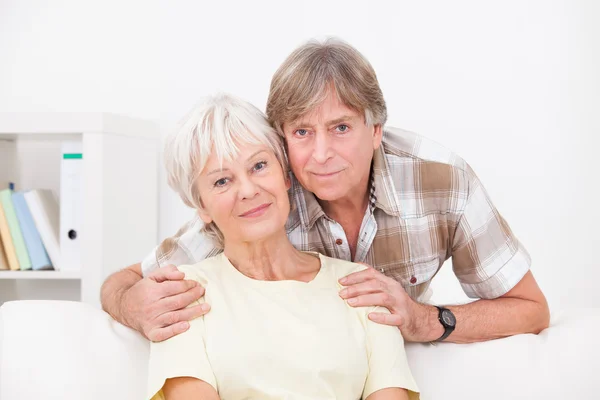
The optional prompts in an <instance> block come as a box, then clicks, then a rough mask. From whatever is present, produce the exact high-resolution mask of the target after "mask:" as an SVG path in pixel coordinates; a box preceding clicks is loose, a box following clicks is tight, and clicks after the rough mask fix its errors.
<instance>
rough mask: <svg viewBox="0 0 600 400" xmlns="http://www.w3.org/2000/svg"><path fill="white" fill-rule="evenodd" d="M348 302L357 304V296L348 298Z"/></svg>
mask: <svg viewBox="0 0 600 400" xmlns="http://www.w3.org/2000/svg"><path fill="white" fill-rule="evenodd" d="M348 304H356V298H351V299H348Z"/></svg>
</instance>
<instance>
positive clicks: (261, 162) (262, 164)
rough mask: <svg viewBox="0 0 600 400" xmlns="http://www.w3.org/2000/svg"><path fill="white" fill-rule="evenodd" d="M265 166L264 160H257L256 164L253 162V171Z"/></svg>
mask: <svg viewBox="0 0 600 400" xmlns="http://www.w3.org/2000/svg"><path fill="white" fill-rule="evenodd" d="M266 166H267V162H266V161H259V162H257V163H256V164H254V170H255V171H260V170H263V169H265V167H266Z"/></svg>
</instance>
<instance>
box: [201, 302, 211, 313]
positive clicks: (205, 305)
mask: <svg viewBox="0 0 600 400" xmlns="http://www.w3.org/2000/svg"><path fill="white" fill-rule="evenodd" d="M200 309H201V310H202V311H208V310H209V309H210V306H209V305H208V304H206V303H204V304H202V305H201V306H200Z"/></svg>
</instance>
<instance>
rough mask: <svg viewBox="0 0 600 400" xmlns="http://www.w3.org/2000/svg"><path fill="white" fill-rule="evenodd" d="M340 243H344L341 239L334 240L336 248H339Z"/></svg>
mask: <svg viewBox="0 0 600 400" xmlns="http://www.w3.org/2000/svg"><path fill="white" fill-rule="evenodd" d="M342 243H344V241H343V240H342V239H336V241H335V244H337V245H338V246H341V245H342Z"/></svg>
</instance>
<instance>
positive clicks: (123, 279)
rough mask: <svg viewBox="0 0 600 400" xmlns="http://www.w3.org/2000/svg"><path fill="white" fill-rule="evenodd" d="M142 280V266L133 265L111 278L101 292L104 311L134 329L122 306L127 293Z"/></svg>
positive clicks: (138, 264)
mask: <svg viewBox="0 0 600 400" xmlns="http://www.w3.org/2000/svg"><path fill="white" fill-rule="evenodd" d="M141 280H142V264H141V263H137V264H133V265H130V266H129V267H127V268H124V269H122V270H121V271H119V272H115V273H114V274H112V275H111V276H109V277H108V278H107V279H106V281H105V282H104V284H103V285H102V289H101V291H100V300H101V302H102V309H103V310H104V311H106V312H107V313H108V314H110V316H111V317H113V319H115V320H117V321H119V322H120V323H122V324H123V325H127V326H128V327H130V328H134V329H135V327H134V325H135V324H134V323H133V321H127V319H126V315H125V314H126V313H124V312H122V311H121V305H122V300H123V295H124V294H125V292H127V290H129V289H130V288H131V287H132V286H133V285H135V284H136V283H138V282H139V281H141Z"/></svg>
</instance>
